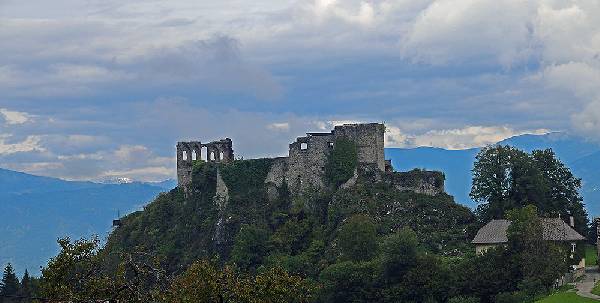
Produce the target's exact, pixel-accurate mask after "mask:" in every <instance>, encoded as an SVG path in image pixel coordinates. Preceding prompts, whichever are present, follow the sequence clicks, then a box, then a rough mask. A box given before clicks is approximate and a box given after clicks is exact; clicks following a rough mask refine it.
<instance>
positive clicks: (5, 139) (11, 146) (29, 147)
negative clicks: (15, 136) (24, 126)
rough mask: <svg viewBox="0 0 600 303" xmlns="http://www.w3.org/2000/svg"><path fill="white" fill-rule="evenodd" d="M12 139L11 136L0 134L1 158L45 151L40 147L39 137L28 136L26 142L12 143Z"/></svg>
mask: <svg viewBox="0 0 600 303" xmlns="http://www.w3.org/2000/svg"><path fill="white" fill-rule="evenodd" d="M10 139H11V135H7V134H0V156H3V155H10V154H15V153H24V152H34V151H44V150H45V149H44V148H43V147H42V146H40V137H39V136H34V135H32V136H27V137H26V138H25V140H23V141H18V142H11V140H10Z"/></svg>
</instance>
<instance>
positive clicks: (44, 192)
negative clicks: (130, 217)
mask: <svg viewBox="0 0 600 303" xmlns="http://www.w3.org/2000/svg"><path fill="white" fill-rule="evenodd" d="M175 185H176V184H175V181H173V180H167V181H165V182H160V183H139V182H132V183H124V184H99V183H93V182H77V181H64V180H60V179H55V178H47V177H39V176H32V175H29V174H25V173H20V172H14V171H10V170H5V169H0V266H1V265H4V264H6V263H7V262H11V263H12V264H13V265H14V266H15V268H16V269H17V270H18V271H19V272H23V271H24V270H25V269H28V270H29V272H32V273H35V274H37V273H38V272H39V268H40V266H41V265H43V264H45V263H46V262H47V260H48V259H49V258H50V257H52V256H54V255H55V254H56V253H57V252H58V247H57V244H56V239H57V238H59V237H64V236H71V237H72V238H79V237H82V236H86V237H89V236H90V235H93V234H97V235H99V236H100V237H101V240H104V238H105V237H106V235H107V232H108V231H109V230H110V228H111V224H112V219H114V218H116V217H117V214H118V212H120V213H121V214H125V213H129V212H131V211H133V210H136V209H139V208H141V207H142V206H143V205H145V204H146V203H148V202H150V201H151V200H152V199H153V198H154V197H155V196H156V195H157V194H158V193H160V192H162V191H166V190H169V189H171V188H173V187H174V186H175Z"/></svg>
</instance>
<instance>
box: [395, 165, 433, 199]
mask: <svg viewBox="0 0 600 303" xmlns="http://www.w3.org/2000/svg"><path fill="white" fill-rule="evenodd" d="M386 180H388V182H391V183H392V185H393V186H394V187H396V188H397V189H398V190H402V191H414V192H417V193H421V194H426V195H431V196H435V195H437V194H440V193H443V192H445V189H444V182H445V177H444V174H442V173H441V172H436V171H424V170H418V169H415V170H412V171H408V172H393V173H387V174H386Z"/></svg>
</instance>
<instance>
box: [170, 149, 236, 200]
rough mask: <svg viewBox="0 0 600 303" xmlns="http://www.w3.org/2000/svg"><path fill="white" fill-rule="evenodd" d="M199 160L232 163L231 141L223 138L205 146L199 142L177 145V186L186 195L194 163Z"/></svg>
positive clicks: (190, 182)
mask: <svg viewBox="0 0 600 303" xmlns="http://www.w3.org/2000/svg"><path fill="white" fill-rule="evenodd" d="M203 155H204V159H202V157H203ZM200 159H202V160H205V161H207V162H216V163H229V162H232V161H233V159H234V158H233V143H232V142H231V139H229V138H225V139H222V140H219V141H213V142H210V143H205V144H203V143H201V142H200V141H190V142H178V143H177V186H180V187H182V188H183V189H184V191H185V193H186V195H187V194H189V185H190V184H192V170H193V168H194V161H196V160H200Z"/></svg>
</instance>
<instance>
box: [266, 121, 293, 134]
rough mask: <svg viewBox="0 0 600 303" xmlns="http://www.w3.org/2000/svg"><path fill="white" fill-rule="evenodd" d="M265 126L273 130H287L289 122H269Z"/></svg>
mask: <svg viewBox="0 0 600 303" xmlns="http://www.w3.org/2000/svg"><path fill="white" fill-rule="evenodd" d="M267 128H268V129H270V130H274V131H282V132H287V131H289V130H290V124H289V123H287V122H279V123H271V124H269V125H267Z"/></svg>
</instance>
